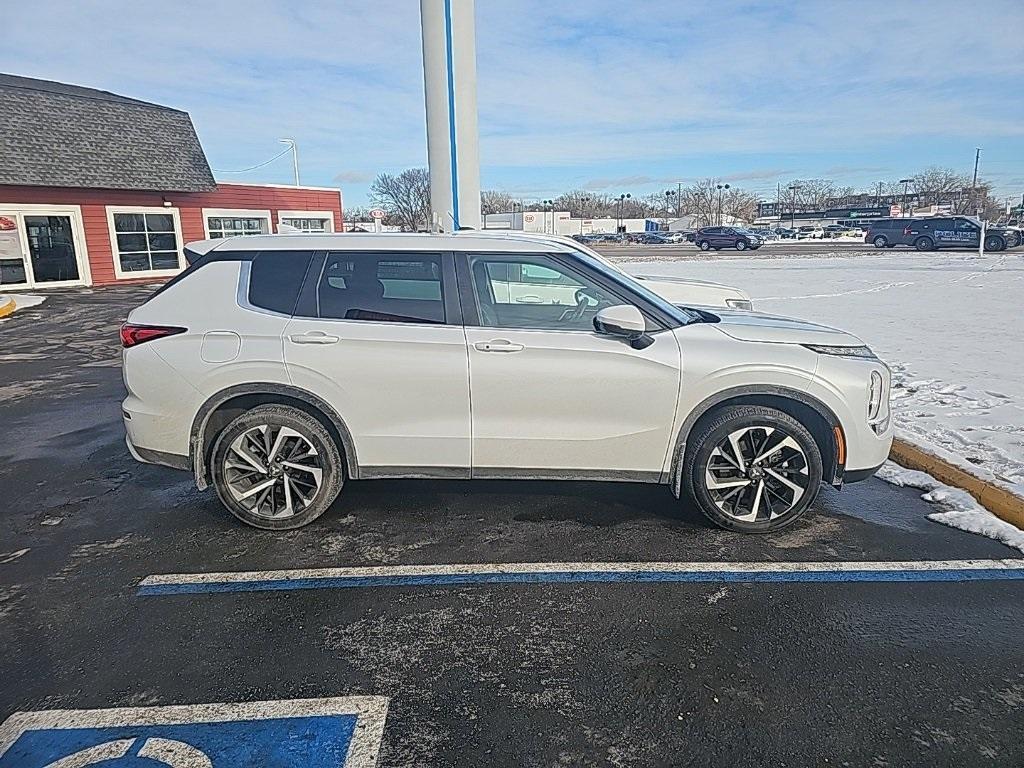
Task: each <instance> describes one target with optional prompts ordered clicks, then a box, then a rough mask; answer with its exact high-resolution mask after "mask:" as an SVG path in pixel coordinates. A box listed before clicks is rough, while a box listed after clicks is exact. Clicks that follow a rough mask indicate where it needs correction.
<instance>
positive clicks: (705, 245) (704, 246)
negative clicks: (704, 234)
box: [697, 240, 711, 251]
mask: <svg viewBox="0 0 1024 768" xmlns="http://www.w3.org/2000/svg"><path fill="white" fill-rule="evenodd" d="M697 247H698V248H700V249H701V250H702V251H710V250H711V243H709V242H708V241H707V240H701V241H700V242H699V243H697Z"/></svg>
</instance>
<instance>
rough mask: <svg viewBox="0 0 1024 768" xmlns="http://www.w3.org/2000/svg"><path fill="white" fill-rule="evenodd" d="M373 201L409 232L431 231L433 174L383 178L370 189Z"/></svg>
mask: <svg viewBox="0 0 1024 768" xmlns="http://www.w3.org/2000/svg"><path fill="white" fill-rule="evenodd" d="M370 200H371V201H372V202H373V203H374V204H375V205H379V206H380V207H381V208H383V209H384V210H385V211H386V212H387V213H388V216H389V218H393V220H394V222H395V224H397V225H398V226H400V227H401V228H402V229H403V230H405V231H407V232H416V231H419V230H420V229H428V228H429V227H430V174H429V173H428V172H427V169H426V168H408V169H406V170H404V171H402V172H401V173H399V174H398V175H392V174H390V173H382V174H380V175H379V176H377V178H376V179H374V181H373V184H371V185H370Z"/></svg>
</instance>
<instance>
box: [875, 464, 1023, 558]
mask: <svg viewBox="0 0 1024 768" xmlns="http://www.w3.org/2000/svg"><path fill="white" fill-rule="evenodd" d="M878 476H879V477H880V478H882V479H883V480H885V481H886V482H889V483H892V484H893V485H898V486H900V487H906V488H917V489H919V490H922V491H924V492H925V493H923V494H922V495H921V498H922V499H924V500H925V501H927V502H929V503H931V504H935V505H936V506H937V507H939V508H940V509H942V510H944V511H942V512H933V513H932V514H930V515H928V519H929V520H934V521H935V522H936V523H942V524H943V525H948V526H950V527H951V528H959V529H960V530H962V531H968V532H970V533H979V534H981V535H982V536H987V537H988V538H990V539H995V540H996V541H1001V542H1002V543H1003V544H1006V545H1008V546H1011V547H1016V548H1017V549H1019V550H1020V551H1021V552H1024V531H1022V530H1020V529H1019V528H1017V527H1015V526H1013V525H1010V524H1009V523H1007V522H1005V521H1003V520H1000V519H999V518H998V517H996V516H995V515H993V514H992V513H991V512H989V511H988V510H987V509H985V508H984V507H983V506H981V504H979V503H978V502H977V501H976V500H975V498H974V497H973V496H971V494H969V493H967V491H963V490H961V489H959V488H952V487H950V486H948V485H945V484H943V483H940V482H939V481H938V480H936V479H935V478H934V477H932V476H931V475H929V474H927V473H926V472H918V471H917V470H915V469H905V468H904V467H901V466H899V465H898V464H894V463H893V462H891V461H887V462H886V463H885V464H884V465H883V466H882V468H881V469H880V470H878Z"/></svg>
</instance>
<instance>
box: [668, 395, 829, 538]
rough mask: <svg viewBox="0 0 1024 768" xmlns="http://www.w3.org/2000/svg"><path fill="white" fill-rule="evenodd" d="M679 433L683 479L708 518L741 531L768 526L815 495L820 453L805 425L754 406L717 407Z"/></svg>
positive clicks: (791, 516)
mask: <svg viewBox="0 0 1024 768" xmlns="http://www.w3.org/2000/svg"><path fill="white" fill-rule="evenodd" d="M695 429H696V431H695V433H694V434H692V435H691V436H690V437H689V439H688V440H687V444H686V454H685V458H684V460H683V481H684V483H685V484H686V486H687V489H688V492H689V495H690V497H691V499H692V501H693V502H694V503H695V504H696V506H697V507H698V508H699V509H700V510H701V511H702V512H703V513H704V514H705V515H706V516H707V517H708V518H709V519H710V520H711V521H712V522H714V523H715V524H716V525H719V526H721V527H723V528H728V529H730V530H735V531H742V532H744V533H767V532H769V531H775V530H778V529H779V528H782V527H784V526H786V525H789V524H790V523H792V522H793V521H794V520H796V519H797V518H798V517H800V515H802V514H803V513H804V511H805V510H806V509H807V508H808V507H809V506H810V505H811V503H812V502H813V501H814V499H815V497H816V496H817V495H818V488H819V486H820V484H821V477H822V464H821V454H820V452H819V451H818V446H817V444H816V443H815V442H814V438H813V437H812V436H811V434H810V432H808V430H807V428H806V427H805V426H804V425H803V424H801V423H800V422H799V421H797V420H796V419H794V418H793V417H792V416H790V415H789V414H786V413H783V412H782V411H779V410H777V409H775V408H768V407H765V406H760V405H740V406H729V407H725V408H722V409H720V410H718V411H716V412H715V413H713V414H712V415H711V416H710V417H709V418H707V419H705V420H703V422H702V423H700V424H698V426H697V427H696V428H695Z"/></svg>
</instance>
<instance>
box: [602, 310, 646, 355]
mask: <svg viewBox="0 0 1024 768" xmlns="http://www.w3.org/2000/svg"><path fill="white" fill-rule="evenodd" d="M594 330H595V331H597V332H598V333H600V334H604V335H606V336H618V337H619V338H621V339H623V340H624V341H628V342H629V345H630V346H631V347H633V349H644V348H645V347H649V346H650V345H651V344H653V343H654V339H652V338H651V337H650V336H648V335H647V323H646V322H645V321H644V316H643V315H642V314H640V310H639V309H637V308H636V307H634V306H632V305H631V304H619V305H617V306H614V307H605V308H604V309H602V310H601V311H600V312H598V313H597V314H596V315H595V316H594Z"/></svg>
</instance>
